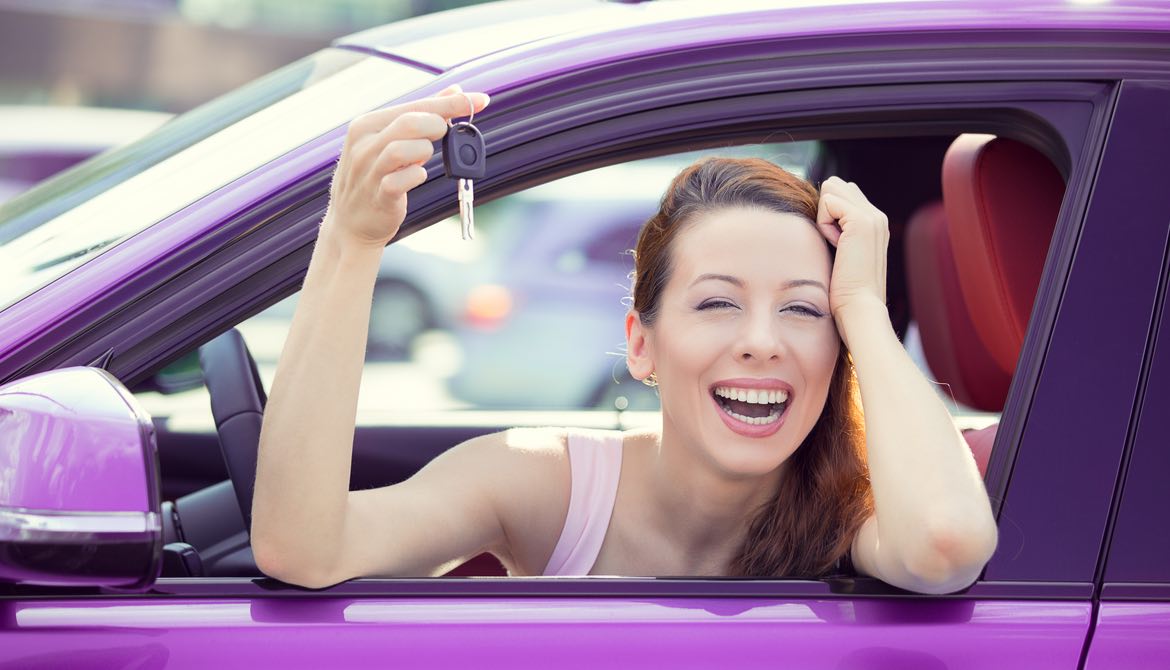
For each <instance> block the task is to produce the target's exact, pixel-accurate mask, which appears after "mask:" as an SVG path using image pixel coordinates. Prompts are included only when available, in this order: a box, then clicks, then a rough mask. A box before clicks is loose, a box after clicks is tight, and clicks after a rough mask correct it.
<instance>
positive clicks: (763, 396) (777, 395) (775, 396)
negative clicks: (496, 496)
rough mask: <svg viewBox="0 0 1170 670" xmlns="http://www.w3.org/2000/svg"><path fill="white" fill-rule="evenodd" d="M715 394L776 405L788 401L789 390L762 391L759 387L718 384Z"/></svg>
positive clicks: (758, 403) (760, 403)
mask: <svg viewBox="0 0 1170 670" xmlns="http://www.w3.org/2000/svg"><path fill="white" fill-rule="evenodd" d="M715 395H717V396H719V397H721V398H729V399H731V400H739V401H741V402H750V403H755V404H757V405H774V404H776V403H778V402H787V401H788V392H787V391H761V390H758V389H737V388H731V387H730V386H718V387H716V388H715Z"/></svg>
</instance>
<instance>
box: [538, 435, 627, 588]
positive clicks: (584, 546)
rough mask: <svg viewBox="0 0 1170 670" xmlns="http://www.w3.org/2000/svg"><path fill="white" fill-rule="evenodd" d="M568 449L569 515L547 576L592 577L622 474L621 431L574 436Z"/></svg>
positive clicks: (551, 558) (569, 442)
mask: <svg viewBox="0 0 1170 670" xmlns="http://www.w3.org/2000/svg"><path fill="white" fill-rule="evenodd" d="M568 449H569V470H570V472H571V473H572V484H571V488H570V492H569V511H568V514H566V515H565V525H564V527H563V528H562V529H561V537H560V539H559V540H557V545H556V548H555V549H553V553H552V556H550V557H549V560H548V565H547V566H545V569H544V574H545V575H574V576H583V575H587V574H589V571H590V570H591V569H592V568H593V564H594V563H595V562H596V561H597V555H598V554H599V553H601V544H602V542H603V541H604V540H605V532H606V530H607V529H608V528H609V519H610V516H611V515H612V514H613V505H614V500H615V499H616V498H617V486H618V478H619V477H620V476H621V472H622V433H621V432H620V431H573V432H570V433H569V436H568Z"/></svg>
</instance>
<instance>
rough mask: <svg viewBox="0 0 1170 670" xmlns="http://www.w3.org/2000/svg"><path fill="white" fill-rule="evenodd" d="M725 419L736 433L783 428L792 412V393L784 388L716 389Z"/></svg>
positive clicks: (751, 432)
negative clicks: (786, 417) (782, 423)
mask: <svg viewBox="0 0 1170 670" xmlns="http://www.w3.org/2000/svg"><path fill="white" fill-rule="evenodd" d="M711 396H712V397H713V398H714V400H715V404H716V405H718V406H719V409H720V410H722V414H723V420H724V422H725V423H727V425H728V427H729V428H731V429H732V430H735V431H736V432H744V433H750V434H757V433H760V432H768V433H770V432H773V431H772V430H771V429H772V428H779V424H780V421H781V418H782V417H783V416H784V411H785V410H786V409H788V401H789V393H788V391H785V390H783V389H747V388H737V387H734V386H716V387H714V388H712V389H711Z"/></svg>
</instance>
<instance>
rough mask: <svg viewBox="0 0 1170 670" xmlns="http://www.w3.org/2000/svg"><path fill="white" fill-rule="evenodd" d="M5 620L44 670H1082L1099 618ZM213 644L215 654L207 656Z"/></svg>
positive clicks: (63, 610) (232, 609)
mask: <svg viewBox="0 0 1170 670" xmlns="http://www.w3.org/2000/svg"><path fill="white" fill-rule="evenodd" d="M0 619H4V620H6V621H8V622H9V623H8V627H7V628H6V630H5V631H4V632H0V662H4V661H7V662H10V663H14V664H16V665H20V664H22V663H23V664H34V663H39V664H41V665H43V666H44V667H50V666H52V665H53V664H54V663H57V662H67V663H68V664H69V665H70V667H77V668H85V667H99V666H100V667H106V666H102V664H103V663H106V664H110V665H112V664H113V661H114V660H116V661H117V663H119V664H122V665H127V666H131V665H135V664H141V665H140V666H136V667H155V665H151V663H154V664H156V665H157V667H163V666H164V665H165V667H167V668H186V667H192V668H194V667H214V666H216V665H223V664H224V663H229V664H231V665H234V666H238V667H355V666H360V667H365V666H367V665H370V666H378V667H386V666H390V665H394V666H400V667H508V668H526V667H533V668H536V667H539V668H547V667H558V668H561V667H568V668H578V667H581V668H584V667H589V668H593V667H615V666H619V667H642V668H651V667H671V668H676V667H730V666H734V667H801V668H903V669H904V668H949V669H951V670H961V669H966V668H970V669H975V668H987V667H996V668H1000V669H1001V670H1011V669H1013V668H1021V669H1023V668H1029V669H1038V668H1039V669H1042V668H1075V667H1076V664H1077V660H1078V656H1079V654H1080V649H1081V643H1082V641H1083V639H1084V638H1083V636H1084V634H1085V632H1086V630H1087V629H1088V624H1089V605H1088V604H1087V603H1074V602H1043V601H990V602H976V601H968V600H949V601H934V602H930V601H916V602H907V601H891V600H877V599H872V600H858V601H851V600H848V599H834V600H815V599H814V600H756V599H703V600H688V599H667V600H651V599H647V600H628V599H622V600H612V599H603V598H571V599H565V598H562V599H556V598H547V599H536V598H531V599H490V598H485V599H474V600H465V599H377V600H375V599H370V600H347V599H327V600H326V599H293V598H289V599H255V600H244V599H242V600H225V599H218V600H217V599H201V600H171V599H151V600H139V601H136V602H133V603H120V602H117V601H106V602H102V603H96V602H87V601H83V600H59V601H42V602H20V601H8V602H4V603H0ZM38 632H40V633H41V634H37V633H38ZM50 632H51V633H50ZM62 633H64V634H62ZM49 634H51V635H52V641H51V643H50V640H49V639H48V635H49ZM209 636H214V640H215V644H208V640H209ZM119 667H121V666H119Z"/></svg>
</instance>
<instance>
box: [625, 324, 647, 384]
mask: <svg viewBox="0 0 1170 670" xmlns="http://www.w3.org/2000/svg"><path fill="white" fill-rule="evenodd" d="M648 335H649V333H648V332H646V327H645V326H643V325H642V318H641V317H640V316H639V315H638V313H637V312H635V311H634V310H632V309H631V310H630V311H629V312H627V313H626V367H628V368H629V369H630V376H631V377H633V378H634V379H637V380H638V381H645V380H646V379H647V378H648V377H649V376H650V375H652V374H654V361H653V360H652V359H651V358H650V343H649V342H648V341H647V336H648Z"/></svg>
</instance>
